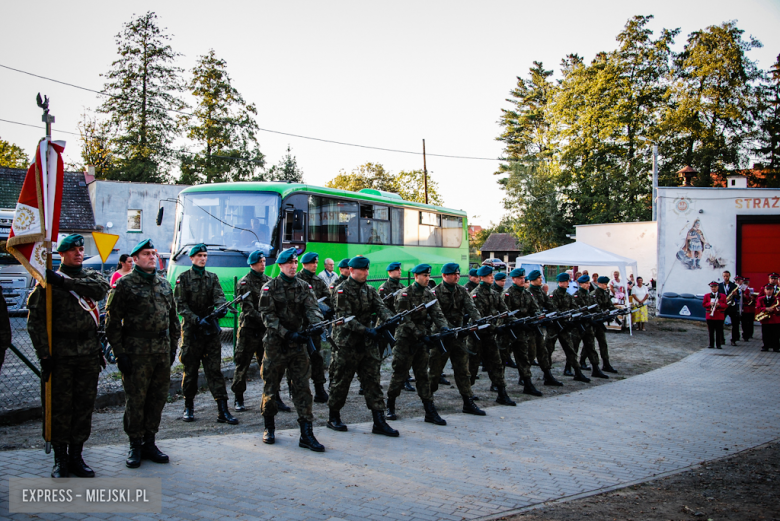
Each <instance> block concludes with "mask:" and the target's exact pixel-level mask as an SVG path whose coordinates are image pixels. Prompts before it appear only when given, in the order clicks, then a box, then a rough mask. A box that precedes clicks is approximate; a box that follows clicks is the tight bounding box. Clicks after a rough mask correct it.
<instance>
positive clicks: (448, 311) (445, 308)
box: [428, 282, 482, 398]
mask: <svg viewBox="0 0 780 521" xmlns="http://www.w3.org/2000/svg"><path fill="white" fill-rule="evenodd" d="M433 292H434V293H435V294H436V298H438V299H439V306H440V307H441V311H442V313H444V316H445V318H446V319H447V322H448V327H450V328H451V329H455V328H458V327H462V326H464V325H465V324H466V320H464V315H468V317H469V322H473V321H475V320H479V319H480V318H482V315H480V314H479V311H478V310H477V307H476V306H475V305H474V302H472V301H473V299H472V298H471V295H469V292H468V291H466V288H464V287H463V286H461V285H460V284H455V285H454V286H450V285H449V284H447V283H446V282H442V283H441V284H439V285H438V286H436V288H435V289H434V290H433ZM446 347H447V352H446V353H442V352H441V350H440V349H436V350H434V352H433V353H431V355H430V360H429V362H428V364H429V365H430V369H429V371H428V373H429V375H430V380H431V394H433V393H435V392H436V391H437V390H438V389H439V376H440V375H441V372H442V370H444V366H445V365H447V359H450V360H451V361H452V372H453V373H454V375H455V385H457V386H458V391H459V392H460V394H461V396H464V397H466V398H471V396H472V394H473V393H472V392H471V375H470V374H469V354H468V352H467V351H466V341H465V339H464V338H455V339H453V338H450V339H449V340H448V342H447V344H446Z"/></svg>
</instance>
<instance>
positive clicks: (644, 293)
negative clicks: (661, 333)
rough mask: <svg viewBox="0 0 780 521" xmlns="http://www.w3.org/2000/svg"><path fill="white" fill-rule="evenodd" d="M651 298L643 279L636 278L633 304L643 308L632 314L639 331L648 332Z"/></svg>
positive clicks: (632, 296) (632, 297) (632, 292)
mask: <svg viewBox="0 0 780 521" xmlns="http://www.w3.org/2000/svg"><path fill="white" fill-rule="evenodd" d="M648 298H650V290H648V289H647V286H645V284H644V281H643V280H642V277H637V278H636V284H634V287H633V288H631V303H632V305H634V306H642V307H640V308H639V309H637V310H636V311H632V312H631V321H632V322H633V323H634V324H636V330H637V331H647V329H645V324H647V305H646V304H647V299H648Z"/></svg>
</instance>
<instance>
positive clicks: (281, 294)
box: [258, 274, 322, 422]
mask: <svg viewBox="0 0 780 521" xmlns="http://www.w3.org/2000/svg"><path fill="white" fill-rule="evenodd" d="M262 293H263V294H262V295H261V297H260V305H259V307H258V311H260V313H261V315H262V317H263V323H264V324H265V327H266V332H265V336H264V337H263V345H264V347H265V352H264V354H263V380H264V381H265V386H264V387H263V403H262V407H261V411H262V413H263V416H276V413H277V412H278V408H277V405H276V399H275V397H276V396H277V395H278V393H279V383H280V382H281V380H282V375H284V371H285V369H286V370H287V376H288V377H289V378H290V385H291V389H290V390H291V391H292V395H293V403H294V404H295V409H296V410H297V411H298V417H299V420H303V421H307V422H312V421H313V420H314V417H313V416H312V396H311V389H309V378H310V376H311V374H310V371H309V355H308V354H307V353H306V346H304V345H302V344H298V343H294V342H290V341H288V340H285V335H286V334H287V333H288V332H300V331H301V329H302V328H303V323H304V320H308V322H309V323H312V324H316V323H318V322H320V321H322V315H321V314H320V310H319V308H318V307H317V300H316V299H315V298H314V293H312V291H311V290H310V289H309V285H308V284H307V283H305V282H303V281H302V280H301V279H299V278H297V277H293V278H292V279H290V278H289V277H287V276H285V275H284V274H280V275H279V276H278V277H276V278H273V279H271V281H270V282H268V283H267V284H266V285H265V286H263V290H262Z"/></svg>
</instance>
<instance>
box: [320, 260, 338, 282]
mask: <svg viewBox="0 0 780 521" xmlns="http://www.w3.org/2000/svg"><path fill="white" fill-rule="evenodd" d="M334 267H335V263H334V262H333V259H325V269H324V270H322V271H321V272H320V274H319V275H318V277H319V278H321V279H322V280H323V281H324V282H325V285H326V286H328V287H330V285H331V284H333V283H334V282H336V280H337V279H338V278H339V276H338V275H337V274H336V273H335V272H334V271H333V268H334Z"/></svg>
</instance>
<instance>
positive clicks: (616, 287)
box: [609, 270, 626, 304]
mask: <svg viewBox="0 0 780 521" xmlns="http://www.w3.org/2000/svg"><path fill="white" fill-rule="evenodd" d="M609 292H610V293H612V296H613V297H615V299H617V301H618V304H625V303H626V284H625V282H623V281H621V280H620V272H619V271H617V270H615V272H614V273H612V280H610V281H609Z"/></svg>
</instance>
